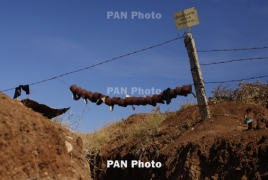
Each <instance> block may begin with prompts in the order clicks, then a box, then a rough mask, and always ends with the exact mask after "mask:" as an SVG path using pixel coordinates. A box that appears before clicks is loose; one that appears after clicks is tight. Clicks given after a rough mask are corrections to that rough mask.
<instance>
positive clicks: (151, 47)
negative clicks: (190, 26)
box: [2, 33, 187, 92]
mask: <svg viewBox="0 0 268 180" xmlns="http://www.w3.org/2000/svg"><path fill="white" fill-rule="evenodd" d="M186 35H187V33H184V34H183V35H182V36H180V35H178V36H179V37H177V38H174V39H171V40H168V41H166V42H163V43H160V44H157V45H154V46H150V47H148V48H144V49H141V50H137V51H134V52H131V53H128V54H124V55H121V56H118V57H115V58H112V59H109V60H106V61H103V62H100V63H97V64H94V65H91V66H88V67H85V68H81V69H78V70H75V71H71V72H67V73H64V74H61V75H58V76H55V77H52V78H48V79H44V80H41V81H38V82H34V83H30V84H28V85H35V84H39V83H43V82H46V81H50V80H53V79H56V78H58V77H62V76H66V75H69V74H73V73H76V72H79V71H83V70H86V69H89V68H93V67H95V66H99V65H102V64H105V63H108V62H111V61H114V60H117V59H120V58H123V57H126V56H130V55H133V54H136V53H139V52H142V51H146V50H149V49H153V48H156V47H159V46H162V45H165V44H168V43H170V42H172V41H176V40H179V39H182V38H184V37H185V36H186ZM13 89H15V88H9V89H6V90H3V91H2V92H5V91H9V90H13Z"/></svg>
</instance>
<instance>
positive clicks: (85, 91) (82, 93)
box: [80, 89, 87, 104]
mask: <svg viewBox="0 0 268 180" xmlns="http://www.w3.org/2000/svg"><path fill="white" fill-rule="evenodd" d="M80 94H81V97H82V98H83V99H84V102H85V103H86V104H87V98H86V95H87V90H85V89H83V90H82V91H81V93H80Z"/></svg>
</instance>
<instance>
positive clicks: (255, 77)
mask: <svg viewBox="0 0 268 180" xmlns="http://www.w3.org/2000/svg"><path fill="white" fill-rule="evenodd" d="M264 77H268V75H264V76H257V77H251V78H244V79H236V80H227V81H218V82H204V84H220V83H227V82H238V81H245V80H251V79H258V78H264Z"/></svg>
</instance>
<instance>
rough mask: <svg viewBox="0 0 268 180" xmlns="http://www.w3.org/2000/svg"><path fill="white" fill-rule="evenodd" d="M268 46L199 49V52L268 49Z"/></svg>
mask: <svg viewBox="0 0 268 180" xmlns="http://www.w3.org/2000/svg"><path fill="white" fill-rule="evenodd" d="M267 48H268V46H264V47H254V48H240V49H213V50H198V51H197V52H216V51H248V50H257V49H267Z"/></svg>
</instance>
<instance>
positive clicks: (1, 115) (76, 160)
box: [0, 93, 91, 180]
mask: <svg viewBox="0 0 268 180" xmlns="http://www.w3.org/2000/svg"><path fill="white" fill-rule="evenodd" d="M0 107H1V108H0V159H1V161H0V179H5V180H34V179H62V180H69V179H70V180H72V179H74V180H77V179H80V180H82V179H85V180H88V179H91V177H90V171H89V165H88V163H87V161H86V159H85V157H84V155H83V152H82V150H83V149H82V147H83V142H82V139H81V138H80V137H77V136H76V135H75V134H73V133H72V132H70V131H69V130H67V129H64V128H63V127H62V126H60V125H59V124H57V123H55V122H52V121H51V120H49V119H46V118H44V117H43V116H42V115H41V114H38V113H36V112H34V111H33V110H31V109H29V108H27V107H25V106H23V105H22V104H21V103H20V102H17V101H14V100H12V99H10V98H9V97H8V96H6V95H4V94H2V93H0Z"/></svg>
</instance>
